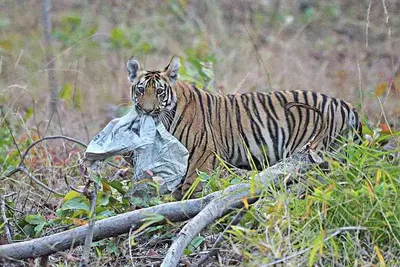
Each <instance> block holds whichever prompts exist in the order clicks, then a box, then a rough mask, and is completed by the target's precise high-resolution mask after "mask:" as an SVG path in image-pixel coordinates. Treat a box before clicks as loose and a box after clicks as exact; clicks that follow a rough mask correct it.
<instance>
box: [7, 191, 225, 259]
mask: <svg viewBox="0 0 400 267" xmlns="http://www.w3.org/2000/svg"><path fill="white" fill-rule="evenodd" d="M218 195H219V194H218V193H214V194H211V195H208V196H206V197H204V198H200V199H192V200H187V201H182V202H171V203H166V204H161V205H158V206H155V207H150V208H145V209H140V210H136V211H131V212H127V213H124V214H120V215H117V216H114V217H110V218H106V219H103V220H100V221H97V222H96V224H95V227H94V233H93V240H94V241H97V240H101V239H104V238H108V237H114V236H118V235H121V234H124V233H128V232H129V230H130V229H131V227H132V225H135V228H138V227H140V226H141V225H142V224H143V220H144V219H145V218H146V217H147V216H149V214H161V215H163V216H164V217H165V218H166V219H168V220H169V221H171V222H179V221H184V220H187V219H190V218H192V217H194V216H195V215H196V214H197V213H199V212H200V211H201V210H202V209H203V207H204V206H205V205H207V204H208V203H209V202H210V201H211V200H212V199H214V198H215V197H217V196H218ZM161 223H162V222H161ZM87 232H88V225H84V226H80V227H77V228H74V229H71V230H67V231H64V232H61V233H57V234H53V235H50V236H46V237H41V238H37V239H33V240H29V241H25V242H20V243H13V244H7V245H2V246H0V259H1V258H9V259H27V258H36V257H40V256H44V255H49V254H52V253H55V252H57V251H63V250H66V249H70V248H73V247H76V246H79V245H82V244H84V242H85V237H86V235H87Z"/></svg>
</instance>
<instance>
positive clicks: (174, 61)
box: [164, 56, 181, 86]
mask: <svg viewBox="0 0 400 267" xmlns="http://www.w3.org/2000/svg"><path fill="white" fill-rule="evenodd" d="M180 66H181V62H180V60H179V57H178V56H173V57H172V58H171V61H170V62H169V64H168V66H167V67H166V68H165V70H164V73H165V75H166V76H167V77H168V79H169V82H170V84H171V86H173V85H174V84H175V82H176V80H177V79H178V72H179V67H180Z"/></svg>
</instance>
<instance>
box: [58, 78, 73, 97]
mask: <svg viewBox="0 0 400 267" xmlns="http://www.w3.org/2000/svg"><path fill="white" fill-rule="evenodd" d="M72 91H73V86H72V84H70V83H64V84H63V86H62V88H61V91H60V93H59V96H58V97H59V98H60V99H63V100H65V101H66V102H70V101H71V99H72Z"/></svg>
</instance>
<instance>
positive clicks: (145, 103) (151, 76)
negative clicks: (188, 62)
mask: <svg viewBox="0 0 400 267" xmlns="http://www.w3.org/2000/svg"><path fill="white" fill-rule="evenodd" d="M179 67H180V63H179V58H178V57H176V56H174V57H172V59H171V62H170V63H169V64H168V66H167V67H166V68H165V69H164V70H162V71H154V70H151V71H146V70H143V68H142V66H141V64H140V63H139V62H138V61H137V60H136V59H134V58H130V59H129V60H128V63H127V70H128V74H129V75H128V79H129V80H130V82H131V83H132V87H131V98H132V101H133V103H134V104H135V107H136V110H137V111H138V112H139V113H142V114H146V115H151V116H153V117H156V118H160V119H161V120H162V121H164V122H165V121H166V120H167V119H171V114H170V113H171V111H172V109H173V108H174V106H175V105H176V93H175V92H174V90H173V89H172V88H173V86H174V84H175V82H176V80H177V77H178V70H179Z"/></svg>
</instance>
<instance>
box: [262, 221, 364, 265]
mask: <svg viewBox="0 0 400 267" xmlns="http://www.w3.org/2000/svg"><path fill="white" fill-rule="evenodd" d="M367 230H368V229H367V228H366V227H359V226H347V227H341V228H338V229H336V230H335V231H334V232H333V233H332V234H331V235H329V236H328V237H326V238H325V239H324V240H323V242H326V241H328V240H329V239H331V238H332V237H335V236H337V235H339V234H341V233H343V232H346V231H367ZM313 248H314V245H313V246H310V247H308V248H305V249H303V250H300V251H298V252H296V253H294V254H292V255H290V256H287V257H284V258H280V259H278V260H275V261H273V262H270V263H268V264H265V265H261V266H262V267H268V266H273V265H275V264H278V263H282V262H285V261H288V260H291V259H293V258H296V257H298V256H300V255H302V254H304V253H307V252H308V251H310V250H312V249H313Z"/></svg>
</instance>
